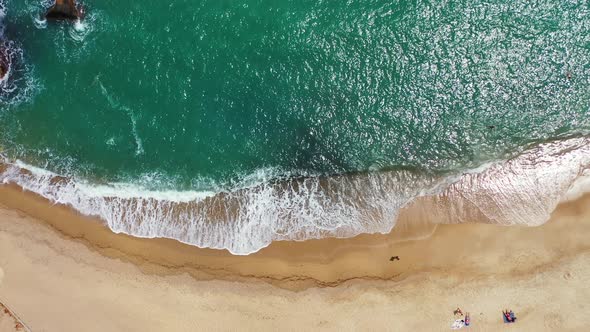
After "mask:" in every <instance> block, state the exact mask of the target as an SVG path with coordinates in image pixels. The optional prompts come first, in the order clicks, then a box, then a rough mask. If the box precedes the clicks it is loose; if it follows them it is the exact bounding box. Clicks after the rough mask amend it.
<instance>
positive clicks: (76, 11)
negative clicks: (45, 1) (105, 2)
mask: <svg viewBox="0 0 590 332" xmlns="http://www.w3.org/2000/svg"><path fill="white" fill-rule="evenodd" d="M81 16H82V11H81V10H80V8H79V7H78V6H77V5H76V0H55V4H54V5H53V6H51V8H49V10H48V11H47V13H45V18H47V19H48V20H77V19H79V18H81Z"/></svg>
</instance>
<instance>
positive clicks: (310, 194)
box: [0, 138, 590, 255]
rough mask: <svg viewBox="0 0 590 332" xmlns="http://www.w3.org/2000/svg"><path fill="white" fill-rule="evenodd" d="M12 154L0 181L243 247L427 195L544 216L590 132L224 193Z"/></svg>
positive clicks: (199, 239)
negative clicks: (484, 160)
mask: <svg viewBox="0 0 590 332" xmlns="http://www.w3.org/2000/svg"><path fill="white" fill-rule="evenodd" d="M5 164H6V165H7V169H6V170H5V171H4V172H3V173H1V174H0V181H1V182H2V183H14V184H17V185H19V186H21V187H22V188H24V189H25V190H29V191H33V192H36V193H38V194H40V195H42V196H43V197H45V198H47V199H49V200H50V201H52V202H54V203H59V204H65V205H69V206H71V207H73V208H74V209H76V210H78V211H80V212H81V213H83V214H86V215H92V216H98V217H100V218H101V219H102V220H104V221H105V222H106V224H107V225H108V227H110V228H111V229H112V230H113V231H114V232H117V233H127V234H130V235H133V236H137V237H166V238H172V239H176V240H179V241H181V242H184V243H188V244H191V245H195V246H199V247H208V248H217V249H227V250H229V251H230V252H232V253H234V254H239V255H245V254H249V253H252V252H255V251H257V250H259V249H261V248H263V247H265V246H267V245H268V244H270V243H271V242H272V241H280V240H297V241H301V240H306V239H314V238H323V237H352V236H355V235H358V234H361V233H388V232H390V231H391V229H392V228H393V226H394V225H395V222H396V218H397V216H398V213H399V211H400V209H402V208H403V207H404V206H406V204H408V203H409V202H411V201H412V200H413V199H414V198H416V197H420V196H425V197H424V198H425V199H431V200H433V202H434V203H436V204H433V205H432V208H429V211H425V214H428V215H430V216H431V217H432V221H433V222H445V223H459V222H469V221H472V220H474V218H475V217H476V216H480V215H483V216H485V217H486V218H487V220H488V221H489V222H495V223H499V224H503V225H512V224H519V225H539V224H542V223H544V222H545V221H546V220H548V218H549V215H550V213H551V212H552V211H553V210H554V209H555V207H556V206H557V204H558V203H559V202H561V201H563V200H565V199H569V198H570V197H571V193H572V192H577V193H580V192H582V191H586V190H588V189H590V188H589V187H588V186H585V185H584V186H582V185H580V183H582V182H579V181H580V180H578V179H579V178H580V177H581V176H584V175H585V174H587V172H588V166H589V165H590V140H589V139H588V138H574V139H569V140H565V141H560V142H553V143H546V144H542V145H539V146H537V147H535V148H533V149H531V150H529V151H527V152H525V153H523V154H522V155H520V156H518V157H516V158H514V159H512V160H509V161H506V162H496V163H493V164H490V165H486V167H482V168H480V169H478V172H474V171H470V172H465V173H464V174H463V175H461V176H450V177H432V176H426V175H423V174H417V173H414V172H409V171H391V172H379V173H369V174H360V175H349V176H336V177H329V178H322V177H308V178H300V179H290V180H283V181H270V180H272V179H273V176H272V175H269V176H266V174H273V171H272V170H271V171H270V172H268V171H266V172H265V171H260V172H257V173H255V174H252V175H251V176H250V177H245V179H247V180H244V181H243V182H241V183H240V184H239V185H237V186H236V187H235V190H232V191H226V192H217V193H213V192H207V193H203V192H198V191H186V192H177V191H153V190H148V189H146V188H143V187H141V186H138V185H133V184H124V183H118V184H117V183H114V184H105V185H93V184H91V183H88V182H86V181H83V180H79V179H75V178H60V177H58V176H57V175H56V174H53V173H51V172H49V171H47V170H43V169H40V168H36V167H33V166H30V165H27V164H24V163H22V162H10V161H7V160H5ZM584 183H587V182H584Z"/></svg>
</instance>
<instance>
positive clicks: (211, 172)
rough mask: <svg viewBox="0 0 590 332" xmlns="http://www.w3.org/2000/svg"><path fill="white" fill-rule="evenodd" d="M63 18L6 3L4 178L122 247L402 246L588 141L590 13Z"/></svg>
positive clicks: (152, 4)
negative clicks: (447, 194)
mask: <svg viewBox="0 0 590 332" xmlns="http://www.w3.org/2000/svg"><path fill="white" fill-rule="evenodd" d="M49 4H50V3H49V1H45V2H43V1H36V0H5V1H4V3H3V7H4V8H3V10H2V12H3V13H4V15H5V16H4V18H3V20H2V22H3V23H2V26H3V32H2V33H3V37H2V38H3V43H4V45H6V46H7V47H8V48H9V50H10V51H9V52H11V53H10V54H11V59H12V61H13V64H12V66H11V71H10V73H9V77H8V78H7V79H6V80H5V81H4V82H2V83H1V87H2V89H3V92H2V94H1V96H0V106H1V109H0V145H1V146H2V151H3V152H2V153H3V155H4V157H3V158H4V161H5V164H7V165H12V167H9V168H8V170H6V171H5V172H4V175H2V179H3V181H4V182H14V183H17V184H19V185H21V186H23V187H25V188H27V189H29V190H32V191H35V192H38V193H41V194H42V195H44V196H45V197H47V198H49V199H51V200H53V201H56V202H60V203H64V204H68V205H71V206H72V207H74V208H76V209H77V210H79V211H81V212H83V213H86V214H90V215H97V216H99V217H101V218H102V219H103V220H105V222H106V223H107V224H108V225H109V227H111V228H112V229H113V230H114V231H117V232H126V233H129V234H133V235H137V236H146V237H154V236H163V237H171V238H176V239H178V240H180V241H183V242H187V243H190V244H194V245H198V246H202V247H214V248H225V249H229V250H230V251H232V252H234V253H237V254H244V253H250V252H253V251H256V250H258V249H260V248H261V247H263V246H265V245H268V243H270V242H271V241H273V240H282V239H297V240H301V239H307V238H317V237H323V236H352V235H356V234H359V233H363V232H387V231H389V230H390V229H391V227H392V226H393V225H394V223H395V216H396V214H397V212H398V211H399V208H400V207H402V206H404V205H405V204H407V203H408V202H409V201H410V200H411V199H413V198H414V197H416V196H420V195H428V194H434V193H438V192H441V191H444V190H445V189H446V188H448V185H450V184H452V183H453V181H459V180H460V179H461V175H462V174H465V173H466V172H467V173H473V172H476V173H477V172H478V171H477V170H482V169H484V168H485V167H484V166H485V165H490V163H502V162H503V161H506V160H509V159H511V158H514V157H516V156H519V155H521V156H522V154H523V153H524V154H525V155H526V153H529V154H530V153H531V152H530V151H531V149H535V147H539V145H541V146H543V144H551V143H547V142H554V141H556V140H560V141H563V140H565V141H567V142H570V143H571V140H569V141H568V139H570V138H572V137H581V136H583V135H585V134H586V132H587V130H588V129H589V128H590V3H589V2H588V1H558V0H540V1H503V0H488V1H478V0H475V1H466V0H462V1H381V0H359V1H325V0H314V1H307V0H297V1H295V0H241V1H238V0H236V1H229V0H228V1H224V0H203V1H196V0H169V1H160V0H158V1H156V0H146V1H124V2H122V1H114V0H102V1H93V0H86V1H84V2H83V3H82V4H83V5H84V6H85V7H86V12H87V17H86V18H85V19H84V20H83V21H81V22H61V23H55V22H46V21H44V20H42V19H40V16H41V14H42V13H43V12H44V10H45V9H46V8H47V7H48V6H49ZM580 142H581V143H580ZM570 143H568V144H569V145H568V144H566V147H563V146H561V147H552V148H551V149H554V150H555V151H556V152H555V154H558V155H560V156H561V155H563V151H564V150H567V151H570V150H576V149H580V148H584V147H585V145H586V141H584V139H582V141H576V142H575V144H574V145H575V148H573V147H572V146H571V144H570ZM542 150H543V149H542V148H541V150H538V151H537V152H539V151H542ZM554 150H552V151H554ZM583 154H584V153H581V152H580V153H579V155H583ZM527 158H528V159H527ZM527 158H525V159H526V160H529V161H530V165H533V166H534V165H537V164H539V163H542V162H543V158H542V155H539V153H537V154H531V155H530V156H529V157H527ZM568 158H570V157H568ZM566 159H567V158H566ZM570 159H571V158H570ZM531 160H532V161H531ZM568 160H569V159H568ZM551 161H552V162H554V160H553V159H551ZM585 162H586V160H585V159H584V160H582V161H581V159H576V162H574V164H575V167H574V166H571V164H567V165H566V166H567V167H570V166H571V167H573V168H571V167H570V168H571V169H577V171H575V172H574V171H572V170H571V169H570V168H567V167H566V166H563V165H562V166H563V167H566V168H567V169H568V170H567V171H564V169H563V168H560V169H558V170H557V169H556V170H555V172H556V174H561V173H564V172H565V173H568V172H573V173H572V174H574V173H575V174H581V171H580V169H581V168H585V165H586V164H585ZM554 164H555V162H554ZM482 165H483V166H482ZM560 165H561V164H560ZM568 165H569V166H568ZM533 166H531V168H534V167H533ZM482 167H483V168H482ZM576 167H577V168H576ZM23 168H26V169H29V170H30V172H26V173H23V172H20V171H16V169H20V170H22V169H23ZM523 174H525V175H526V174H530V173H526V172H525V173H523ZM535 174H536V175H535V177H538V176H541V177H542V176H543V174H545V173H540V174H541V175H538V174H537V173H535ZM568 174H570V173H568ZM58 175H59V176H63V177H64V178H66V179H67V180H64V181H61V182H59V184H58V185H56V184H55V182H56V181H55V180H51V179H55V177H56V176H58ZM545 175H547V174H545ZM520 176H522V175H520ZM576 177H577V175H576V176H571V177H568V179H569V180H567V181H570V182H567V181H566V182H563V183H561V184H560V185H563V186H565V187H564V188H566V187H569V186H570V185H571V180H572V179H574V178H576ZM564 181H565V180H564ZM533 182H534V181H532V182H531V186H532V185H533ZM488 184H489V183H488ZM489 185H490V186H491V184H489ZM462 186H463V185H462ZM483 187H486V186H483ZM519 188H520V187H519ZM463 190H466V189H465V188H463ZM526 191H527V190H526V187H524V189H523V192H526ZM560 192H561V191H560ZM556 195H557V196H558V194H556ZM519 197H520V196H519ZM519 199H520V198H519ZM534 204H538V202H536V203H534Z"/></svg>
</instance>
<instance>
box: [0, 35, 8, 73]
mask: <svg viewBox="0 0 590 332" xmlns="http://www.w3.org/2000/svg"><path fill="white" fill-rule="evenodd" d="M7 51H8V50H7V49H6V46H5V45H3V43H0V80H3V79H4V77H5V76H6V74H7V73H8V68H9V66H10V59H9V57H8V56H7V53H8V52H7Z"/></svg>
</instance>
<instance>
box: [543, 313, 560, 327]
mask: <svg viewBox="0 0 590 332" xmlns="http://www.w3.org/2000/svg"><path fill="white" fill-rule="evenodd" d="M544 318H545V327H547V328H548V329H550V330H555V329H557V328H560V327H562V326H563V318H561V316H560V315H558V314H555V313H551V314H547V315H545V317H544Z"/></svg>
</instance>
